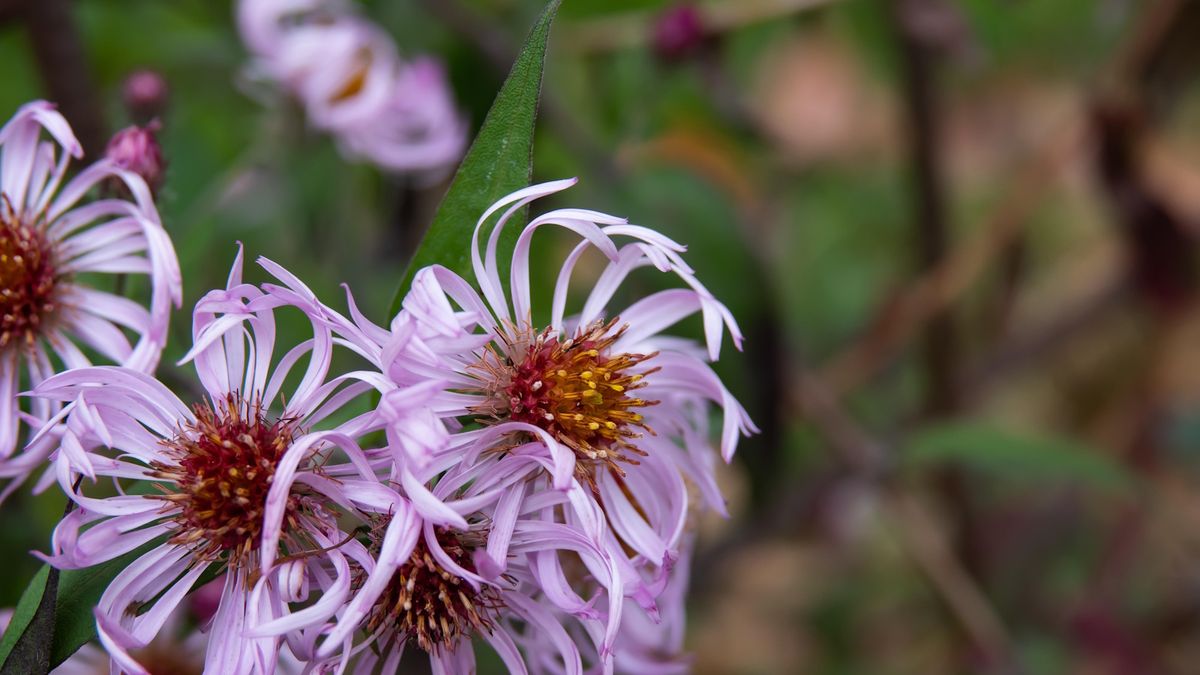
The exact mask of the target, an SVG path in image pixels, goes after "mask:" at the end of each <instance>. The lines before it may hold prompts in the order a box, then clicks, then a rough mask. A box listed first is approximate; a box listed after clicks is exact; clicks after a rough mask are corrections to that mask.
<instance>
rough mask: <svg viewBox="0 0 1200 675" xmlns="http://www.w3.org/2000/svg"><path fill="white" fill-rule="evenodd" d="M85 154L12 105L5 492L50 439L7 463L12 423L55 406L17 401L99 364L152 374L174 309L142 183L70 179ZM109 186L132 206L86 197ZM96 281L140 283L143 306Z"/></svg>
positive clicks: (5, 271) (4, 235)
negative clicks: (142, 279)
mask: <svg viewBox="0 0 1200 675" xmlns="http://www.w3.org/2000/svg"><path fill="white" fill-rule="evenodd" d="M43 131H45V132H46V133H47V134H49V136H50V138H51V140H43V139H42V132H43ZM82 154H83V151H82V149H81V148H80V145H79V142H78V141H77V140H76V138H75V136H74V134H73V133H72V132H71V128H70V126H69V125H68V124H67V121H66V120H65V119H64V118H63V116H62V115H61V114H59V113H58V112H57V111H56V110H55V109H54V106H53V105H51V104H49V103H46V102H44V101H35V102H33V103H29V104H26V105H25V106H23V107H21V109H20V110H18V111H17V114H16V115H14V116H13V118H12V119H11V120H10V121H9V122H8V124H6V125H5V126H4V128H3V129H0V459H3V460H4V461H3V463H2V464H0V476H3V477H7V478H13V479H14V480H13V482H12V483H10V485H9V486H8V488H6V490H5V492H4V495H7V494H9V493H10V492H11V491H12V490H13V489H15V488H16V486H18V485H19V484H20V483H21V482H22V481H23V480H24V479H25V478H26V477H27V476H28V475H29V473H30V472H32V471H33V470H35V469H36V468H37V467H38V465H40V464H41V463H42V461H43V460H44V459H45V458H46V456H47V455H48V454H49V452H50V451H51V450H52V448H53V444H54V440H55V435H54V434H53V433H51V434H46V435H43V436H42V437H41V438H40V439H39V440H35V441H34V442H33V443H32V444H31V445H30V446H29V447H28V448H26V450H25V452H24V453H23V454H20V455H16V456H14V454H13V453H14V451H15V450H17V443H18V437H19V428H20V426H21V425H22V424H25V425H27V426H28V427H29V428H33V429H37V428H39V427H41V426H42V423H43V422H45V421H46V420H48V419H50V418H52V417H53V416H54V415H55V414H56V413H57V411H58V409H59V406H58V405H57V404H56V403H54V402H52V401H49V400H45V399H42V400H35V401H32V402H31V403H30V404H28V405H22V404H21V403H20V402H19V399H18V392H20V391H22V390H23V389H29V388H34V387H37V386H38V385H39V384H40V383H41V382H42V381H43V380H45V379H46V378H47V377H49V376H51V375H53V374H54V373H55V372H56V371H57V370H59V369H61V368H67V369H70V368H80V367H85V366H90V365H92V363H93V361H94V360H95V359H96V358H99V359H100V360H101V361H105V362H108V363H112V364H117V365H121V366H125V367H128V368H131V369H133V370H137V371H140V372H150V371H152V370H153V369H154V368H155V367H156V366H157V364H158V360H159V357H160V355H161V353H162V349H163V346H164V344H165V343H166V339H167V320H168V318H169V316H168V315H169V313H170V309H171V304H172V303H174V304H175V305H176V306H178V305H179V302H180V294H181V280H180V272H179V263H178V261H177V259H176V257H175V251H174V249H173V248H172V246H171V241H170V239H169V238H168V237H167V234H166V232H165V231H164V230H163V227H162V224H161V222H160V220H159V216H158V211H157V210H156V209H155V206H154V201H153V199H152V197H151V193H150V190H149V189H148V188H147V186H146V183H145V181H143V180H142V178H141V177H139V176H138V175H137V174H136V173H134V172H132V171H129V170H126V169H124V168H122V167H121V166H119V165H118V164H116V163H114V162H113V161H111V160H108V159H102V160H100V161H98V162H96V163H95V164H93V165H91V166H90V167H88V168H86V169H84V170H83V171H81V172H79V174H78V175H76V176H75V177H74V178H72V179H71V180H69V181H67V180H66V174H67V170H68V167H69V163H70V160H71V158H72V157H75V158H78V157H80V156H82ZM108 181H112V182H116V183H118V184H120V185H121V186H122V187H123V190H122V192H123V193H124V194H126V195H128V196H129V197H130V198H129V199H126V198H105V199H97V200H93V201H87V200H86V197H87V195H88V194H89V192H91V191H93V189H94V188H96V187H97V186H98V185H100V184H102V183H105V182H108ZM83 275H87V278H89V281H87V282H84V281H83V280H82V278H81V277H82V276H83ZM94 275H118V278H124V277H125V276H126V275H145V276H146V277H147V279H148V282H149V283H148V285H149V306H148V307H144V306H142V305H141V304H139V303H137V302H135V301H133V300H130V299H127V298H124V297H121V296H120V295H117V294H113V293H110V292H108V291H105V290H100V289H99V288H95V287H93V286H92V284H93V283H94V282H95V280H98V279H100V278H102V277H98V276H94ZM131 337H133V338H134V339H133V340H132V341H131Z"/></svg>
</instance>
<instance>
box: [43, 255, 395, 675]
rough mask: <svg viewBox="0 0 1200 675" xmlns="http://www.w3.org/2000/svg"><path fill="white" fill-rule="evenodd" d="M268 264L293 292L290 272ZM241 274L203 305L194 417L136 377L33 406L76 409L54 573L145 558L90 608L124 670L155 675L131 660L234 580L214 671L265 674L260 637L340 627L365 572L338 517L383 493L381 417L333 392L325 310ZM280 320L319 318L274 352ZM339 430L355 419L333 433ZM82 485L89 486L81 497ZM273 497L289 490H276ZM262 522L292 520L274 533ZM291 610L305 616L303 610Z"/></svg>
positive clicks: (221, 609)
mask: <svg viewBox="0 0 1200 675" xmlns="http://www.w3.org/2000/svg"><path fill="white" fill-rule="evenodd" d="M262 264H263V266H264V267H266V268H267V269H268V271H270V272H272V273H273V274H274V275H275V276H276V277H277V278H279V279H280V280H281V281H282V282H283V284H284V286H285V287H287V286H288V285H289V284H292V285H294V281H293V280H294V277H292V276H291V275H290V274H288V273H287V272H286V271H284V270H282V268H279V267H278V266H277V265H275V264H274V263H271V262H270V261H265V260H264V261H262ZM241 267H242V265H241V254H240V253H239V255H238V258H237V261H236V262H235V264H234V267H233V270H232V272H231V273H230V277H229V283H228V285H227V287H226V288H225V289H224V290H219V291H212V292H210V293H209V294H208V295H206V296H205V297H204V298H203V299H202V300H201V301H200V302H199V303H198V304H197V306H196V309H195V313H194V339H195V343H194V346H193V348H192V350H191V352H190V353H189V354H188V356H187V357H186V358H185V361H188V360H190V361H192V362H193V363H194V364H195V368H196V373H197V375H198V376H199V380H200V383H201V384H202V385H203V390H204V394H205V397H204V398H203V399H201V400H200V401H199V402H197V403H195V404H194V405H193V406H191V407H189V406H188V405H186V404H185V403H184V402H183V401H181V400H180V399H179V398H178V397H177V396H176V395H175V394H174V393H172V392H171V391H170V390H168V389H167V387H165V386H164V385H163V384H162V383H160V382H158V381H156V380H154V379H153V378H151V377H149V376H147V375H145V374H142V373H140V372H137V371H134V370H130V369H126V368H115V367H93V368H80V369H75V370H72V371H68V372H66V373H62V374H59V375H56V376H54V377H51V378H49V379H47V380H46V381H44V382H42V383H41V384H40V385H39V386H38V387H37V388H36V389H35V391H34V394H35V395H37V396H40V397H43V398H47V399H49V400H52V401H56V402H59V403H62V404H67V407H66V408H64V411H63V415H64V416H65V417H66V420H65V431H64V432H63V434H62V442H61V444H60V447H59V449H58V452H57V455H56V458H55V463H56V467H57V469H58V475H59V480H60V483H61V485H62V486H63V488H64V489H65V490H67V492H68V494H69V496H70V498H71V499H72V500H74V501H75V503H76V504H77V505H78V508H77V509H76V510H75V511H73V512H72V513H70V514H69V515H68V516H66V517H65V518H64V519H63V521H62V522H61V523H60V524H59V526H58V527H57V528H56V530H55V533H54V538H53V542H52V546H53V553H52V555H50V556H47V557H46V559H47V560H48V561H49V562H50V563H51V564H53V565H55V566H57V567H59V568H63V569H74V568H82V567H88V566H91V565H95V564H97V563H101V562H104V561H106V560H111V559H113V558H116V557H118V556H120V555H123V554H125V553H128V552H131V551H138V552H139V553H140V557H137V559H136V560H135V561H134V562H132V563H130V564H129V565H128V567H126V568H125V570H124V571H122V572H121V573H120V574H118V575H117V577H116V578H115V579H114V580H113V581H112V582H111V583H110V584H109V586H108V588H107V590H106V591H105V592H104V595H103V596H102V597H101V599H100V602H99V604H98V606H97V607H96V618H97V624H98V629H99V630H98V632H99V636H100V640H101V643H102V644H103V645H104V647H105V648H106V649H107V651H108V652H109V654H110V655H111V657H112V658H113V660H114V662H115V664H116V665H117V666H119V667H120V668H123V669H125V670H126V671H128V672H132V673H140V672H146V670H145V669H144V668H143V667H142V666H141V665H139V664H138V663H137V661H136V659H135V658H134V657H133V653H134V652H135V651H136V650H138V649H141V648H143V647H144V646H145V645H147V644H149V643H150V642H151V641H152V640H153V639H154V637H155V635H157V634H158V632H159V630H160V628H161V627H162V625H163V621H164V620H165V618H166V617H167V616H168V615H169V614H170V613H171V611H172V610H173V608H174V607H175V606H177V605H178V604H179V603H180V601H181V600H182V599H183V598H184V597H185V596H186V595H187V594H188V593H189V592H190V591H191V590H192V588H193V586H194V585H196V584H197V582H198V581H199V580H200V579H201V578H202V577H203V576H204V575H205V573H206V572H209V571H210V570H214V571H215V570H220V571H225V572H226V574H225V582H224V588H223V590H222V593H221V597H220V601H219V602H218V603H217V609H216V612H215V615H214V616H213V619H212V624H211V629H210V640H209V643H208V648H207V653H206V657H205V672H206V673H252V672H272V671H273V669H274V664H275V662H276V659H277V653H278V650H279V647H280V641H281V639H282V638H281V637H280V636H281V635H282V634H283V633H285V632H289V631H279V632H271V631H261V630H257V629H259V628H261V627H264V626H274V627H276V628H278V626H279V622H280V621H286V622H290V625H291V627H301V626H303V625H305V624H306V622H308V621H319V620H323V619H324V618H325V617H328V616H330V615H332V614H333V613H334V611H336V609H337V608H339V607H341V606H342V604H343V603H344V602H345V600H346V598H347V596H348V594H349V590H350V586H351V582H352V576H351V561H355V564H356V565H361V564H364V561H366V560H368V559H369V558H368V556H367V554H366V550H365V548H363V546H362V545H361V544H359V543H358V542H357V540H356V539H355V538H354V537H353V536H349V535H347V534H346V533H344V532H342V531H341V530H340V529H339V527H338V521H337V516H338V514H339V513H342V514H347V513H349V514H351V515H352V512H353V511H354V509H355V508H356V503H357V502H358V501H366V502H368V503H370V504H371V505H373V506H374V507H376V508H378V506H377V504H376V502H377V501H378V500H379V498H380V497H379V492H380V490H382V486H379V484H378V481H377V480H376V478H375V474H374V472H373V470H372V469H371V467H370V465H369V463H368V460H367V458H366V457H365V456H364V455H363V453H362V452H361V450H360V449H359V446H358V444H357V442H356V438H355V437H356V435H357V434H358V431H359V430H360V429H362V428H364V424H365V423H366V420H367V419H368V418H369V417H371V416H373V413H366V414H365V415H358V416H354V415H352V414H343V413H342V411H343V410H345V409H346V406H347V405H348V404H349V403H350V402H351V401H353V400H355V399H356V398H357V397H358V396H359V394H362V393H364V392H366V391H368V390H369V389H370V386H369V385H368V384H365V383H363V382H360V381H358V380H356V379H354V378H353V377H348V376H340V377H330V376H329V371H330V362H331V359H332V356H333V345H334V343H333V337H332V334H331V332H330V330H329V328H328V326H327V325H326V323H325V321H324V318H323V311H322V310H320V309H319V308H313V307H311V306H310V305H309V304H307V303H306V302H298V303H287V302H285V301H284V300H283V299H281V297H282V295H283V292H282V291H278V292H274V293H269V292H266V291H264V290H263V288H260V287H258V286H254V285H250V284H246V283H243V282H242V280H241V275H242V270H241ZM306 290H307V289H303V288H295V289H293V290H292V294H293V295H294V296H295V297H297V298H303V297H306V296H305V292H306ZM284 308H288V309H291V310H299V311H301V312H302V313H303V314H304V316H306V317H307V318H308V319H309V323H310V325H311V329H312V337H311V338H310V339H308V340H305V341H303V342H300V343H299V344H296V345H294V346H291V347H290V348H288V349H286V350H285V351H283V352H282V353H278V352H277V350H276V346H277V345H276V322H275V312H276V310H279V309H284ZM335 415H341V416H342V417H346V418H348V419H345V421H342V422H340V423H336V424H335V423H333V422H332V421H331V419H330V418H331V417H332V416H335ZM320 428H324V430H318V429H320ZM343 464H344V465H347V466H348V467H349V468H347V466H343ZM80 474H81V475H83V476H86V477H88V478H89V479H91V480H90V482H85V483H84V484H83V488H84V489H81V490H78V491H77V490H75V489H74V487H73V482H74V477H75V476H76V475H80ZM334 476H338V477H340V478H334ZM99 479H105V481H104V482H106V483H110V485H108V486H107V490H105V491H102V492H100V494H107V495H114V493H115V495H114V496H97V497H93V496H90V495H89V494H88V493H89V492H91V490H90V489H89V487H90V485H91V484H92V483H93V482H97V481H98V480H99ZM355 479H357V481H358V482H357V483H355V482H354V481H355ZM276 482H280V483H286V484H287V485H288V486H289V488H288V489H287V490H285V491H282V492H279V491H273V490H272V486H273V485H274V484H275V483H276ZM372 485H374V486H377V487H378V488H379V489H378V490H376V491H371V490H370V486H372ZM100 487H102V488H103V487H105V486H100ZM385 498H386V497H385ZM339 509H340V510H339ZM268 510H277V511H278V512H280V513H281V514H282V516H281V517H280V518H279V519H278V520H276V521H275V522H274V524H272V525H268V524H266V521H265V520H264V517H263V515H264V513H265V512H267V511H268ZM264 540H269V541H271V542H274V544H273V548H272V550H271V554H272V558H273V561H274V564H273V565H269V566H263V565H260V558H261V555H262V554H261V549H262V546H261V543H262V542H263V541H264ZM263 567H266V569H265V570H264V569H263ZM318 595H319V597H317V596H318ZM291 603H300V604H302V605H304V607H303V608H302V609H300V610H297V611H294V612H293V611H290V609H289V605H290V604H291Z"/></svg>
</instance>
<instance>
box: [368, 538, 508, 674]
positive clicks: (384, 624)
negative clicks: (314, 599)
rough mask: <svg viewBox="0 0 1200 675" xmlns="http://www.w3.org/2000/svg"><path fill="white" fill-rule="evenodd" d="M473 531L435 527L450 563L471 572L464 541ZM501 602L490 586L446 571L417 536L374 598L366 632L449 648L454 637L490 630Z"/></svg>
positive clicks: (430, 649) (426, 646) (423, 646)
mask: <svg viewBox="0 0 1200 675" xmlns="http://www.w3.org/2000/svg"><path fill="white" fill-rule="evenodd" d="M473 536H477V535H472V534H468V533H461V532H459V533H455V532H451V531H450V530H446V529H443V528H438V529H437V539H438V545H439V546H440V547H441V548H442V550H443V551H445V553H446V555H447V556H449V557H450V559H451V560H453V561H454V563H455V564H456V565H459V566H460V567H462V568H464V569H466V570H469V571H471V572H474V571H475V565H474V563H473V562H472V560H471V551H472V550H473V546H471V542H470V541H469V538H471V537H473ZM502 606H503V604H502V602H501V600H500V596H499V594H498V593H497V592H496V590H495V589H494V588H492V587H490V586H484V587H482V588H480V589H479V590H475V589H474V588H473V587H472V586H471V585H470V584H468V583H466V582H465V581H463V580H462V579H460V578H459V577H458V576H457V575H455V574H453V573H451V572H448V571H446V570H445V569H444V568H443V567H442V566H441V565H440V564H438V562H437V560H436V559H435V558H434V557H433V554H432V553H430V551H429V547H428V545H427V544H426V543H425V540H424V539H420V540H418V542H417V546H416V548H415V549H413V552H412V555H410V556H409V558H408V561H407V562H406V563H404V565H402V566H401V567H400V568H399V569H397V570H396V572H395V573H394V574H393V575H392V579H391V581H390V582H389V583H388V586H387V588H386V589H385V590H384V592H383V593H382V594H381V595H380V596H379V600H377V601H376V602H375V606H374V607H373V608H372V610H371V614H370V616H369V617H368V619H367V628H368V630H369V631H370V632H371V633H372V634H374V633H376V632H383V633H390V635H389V636H386V637H385V639H393V640H396V641H398V642H404V641H407V640H416V642H417V645H418V646H419V647H420V648H421V649H423V650H425V651H426V652H430V653H432V652H435V651H437V650H439V649H443V648H445V649H450V648H452V647H453V646H454V644H455V643H456V642H457V641H458V640H459V639H460V638H463V637H470V636H471V635H473V634H475V633H478V632H480V631H486V630H490V629H491V626H492V620H493V619H494V617H495V616H496V615H497V613H498V612H499V610H500V608H501V607H502Z"/></svg>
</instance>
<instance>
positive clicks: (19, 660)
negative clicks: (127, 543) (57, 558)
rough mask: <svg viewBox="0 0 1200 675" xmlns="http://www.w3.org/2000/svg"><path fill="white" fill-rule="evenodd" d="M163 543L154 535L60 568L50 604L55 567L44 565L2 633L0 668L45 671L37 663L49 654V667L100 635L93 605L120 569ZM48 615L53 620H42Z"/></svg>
mask: <svg viewBox="0 0 1200 675" xmlns="http://www.w3.org/2000/svg"><path fill="white" fill-rule="evenodd" d="M161 543H162V542H161V541H159V540H155V541H152V542H150V543H148V544H144V545H143V546H142V547H140V548H138V549H135V550H133V551H130V552H129V553H126V554H125V555H123V556H121V557H119V558H114V559H113V560H110V561H108V562H105V563H100V564H99V565H93V566H92V567H88V568H85V569H81V570H64V571H62V572H60V573H59V574H58V583H57V588H56V589H55V590H56V591H57V594H56V598H55V600H56V601H55V603H54V604H53V606H49V607H43V606H42V599H43V596H44V595H45V591H46V589H47V587H48V585H47V583H46V581H47V578H48V577H49V576H50V572H51V568H50V566H48V565H46V566H43V567H42V569H41V570H40V571H39V572H38V573H37V575H35V576H34V578H33V581H32V582H30V585H29V587H28V588H26V589H25V593H24V594H22V595H21V599H20V600H19V601H18V602H17V607H16V609H15V610H13V618H12V621H11V622H10V623H9V625H8V630H6V631H5V632H4V637H3V638H0V663H3V666H2V667H0V673H3V674H4V675H7V674H8V673H20V674H21V675H31V674H35V673H39V672H43V673H44V672H45V670H40V669H39V668H38V664H45V663H46V661H47V657H48V662H49V667H50V668H54V667H56V666H58V665H59V664H61V663H62V662H63V661H66V660H67V659H68V658H70V657H71V655H72V654H74V653H75V652H76V651H77V650H78V649H79V648H80V647H82V646H83V645H84V644H86V643H87V642H88V641H89V640H91V639H92V638H94V637H96V617H95V615H94V614H93V613H92V610H93V609H94V608H95V607H96V605H97V604H98V603H99V602H100V596H101V595H103V593H104V589H106V588H108V584H109V583H110V582H111V581H112V580H113V579H114V578H115V577H116V576H117V575H118V574H120V573H121V570H123V569H125V568H126V567H128V566H129V564H130V563H132V562H133V561H135V560H137V559H138V557H139V556H141V555H142V554H144V553H146V552H148V551H149V550H151V549H152V548H154V547H155V546H158V545H159V544H161ZM46 618H49V626H47V625H46V624H44V623H43V621H44V620H45V619H46ZM35 633H36V634H35ZM21 640H25V644H30V645H31V647H30V648H28V649H24V650H23V649H22V647H20V646H18V645H20V644H21ZM14 647H16V649H14ZM47 652H48V653H47Z"/></svg>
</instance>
